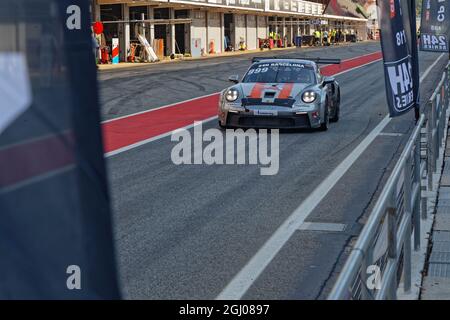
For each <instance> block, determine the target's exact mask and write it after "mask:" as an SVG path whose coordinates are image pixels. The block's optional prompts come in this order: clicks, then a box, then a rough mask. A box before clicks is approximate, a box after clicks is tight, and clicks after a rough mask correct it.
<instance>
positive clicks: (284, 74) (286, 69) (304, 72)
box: [243, 62, 316, 84]
mask: <svg viewBox="0 0 450 320" xmlns="http://www.w3.org/2000/svg"><path fill="white" fill-rule="evenodd" d="M315 81H316V77H315V75H314V69H313V68H312V67H311V66H309V65H305V64H303V63H297V62H270V63H257V64H254V65H253V66H252V67H251V68H250V70H248V72H247V74H246V75H245V77H244V80H243V82H262V83H304V84H313V83H315Z"/></svg>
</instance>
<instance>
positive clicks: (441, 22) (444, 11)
mask: <svg viewBox="0 0 450 320" xmlns="http://www.w3.org/2000/svg"><path fill="white" fill-rule="evenodd" d="M449 15H450V1H449V0H423V2H422V21H421V26H420V50H422V51H435V52H448V51H449V48H448V41H449V34H448V33H449V26H450V25H449Z"/></svg>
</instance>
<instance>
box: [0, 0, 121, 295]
mask: <svg viewBox="0 0 450 320" xmlns="http://www.w3.org/2000/svg"><path fill="white" fill-rule="evenodd" d="M0 38H1V39H2V40H1V41H0V97H1V98H0V111H2V110H4V111H7V112H6V113H5V115H6V116H5V117H2V115H1V114H0V119H1V121H0V300H1V299H118V298H120V293H119V287H118V281H117V272H116V261H115V254H114V245H113V243H114V242H113V233H112V223H111V211H110V204H109V194H108V187H107V181H106V170H105V164H104V155H103V144H102V137H101V130H100V110H99V104H98V97H97V80H96V69H95V63H94V52H93V42H92V37H91V21H90V3H89V1H88V0H77V1H73V0H2V1H0Z"/></svg>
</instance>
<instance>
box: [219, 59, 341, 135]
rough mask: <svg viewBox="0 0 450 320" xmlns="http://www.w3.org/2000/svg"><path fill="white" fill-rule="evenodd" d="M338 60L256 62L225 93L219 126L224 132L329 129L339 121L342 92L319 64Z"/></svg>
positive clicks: (233, 78) (220, 103)
mask: <svg viewBox="0 0 450 320" xmlns="http://www.w3.org/2000/svg"><path fill="white" fill-rule="evenodd" d="M338 63H340V60H337V59H290V58H254V59H253V64H252V65H251V67H250V68H249V69H248V71H247V73H246V74H245V76H244V77H243V79H242V81H240V82H239V76H237V75H235V76H230V78H229V80H230V81H231V82H234V83H235V85H233V86H231V87H229V88H227V89H225V90H224V91H222V92H221V95H220V100H219V110H218V115H219V125H220V126H221V127H222V128H228V127H230V128H272V129H274V128H280V129H282V128H286V129H297V128H317V129H319V130H323V131H325V130H327V129H328V126H329V123H330V121H331V122H336V121H338V120H339V111H340V100H341V94H340V88H339V84H338V82H337V81H336V80H335V79H334V78H333V77H326V76H323V75H322V74H321V72H320V69H319V68H318V66H317V65H318V64H338Z"/></svg>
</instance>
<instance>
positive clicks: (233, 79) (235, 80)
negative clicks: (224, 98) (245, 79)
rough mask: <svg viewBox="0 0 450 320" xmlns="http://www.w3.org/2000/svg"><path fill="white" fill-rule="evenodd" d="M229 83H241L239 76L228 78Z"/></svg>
mask: <svg viewBox="0 0 450 320" xmlns="http://www.w3.org/2000/svg"><path fill="white" fill-rule="evenodd" d="M228 81H230V82H233V83H239V75H237V74H235V75H232V76H229V77H228Z"/></svg>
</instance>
